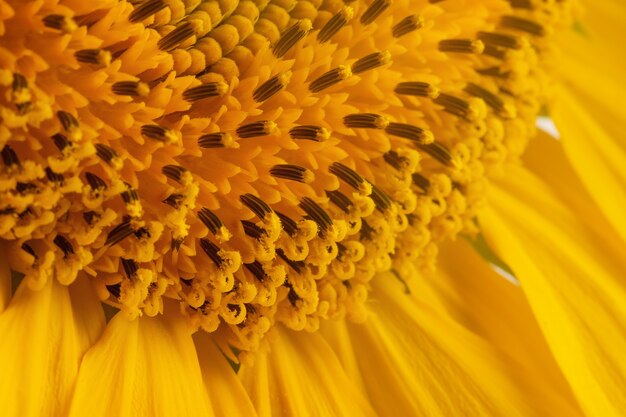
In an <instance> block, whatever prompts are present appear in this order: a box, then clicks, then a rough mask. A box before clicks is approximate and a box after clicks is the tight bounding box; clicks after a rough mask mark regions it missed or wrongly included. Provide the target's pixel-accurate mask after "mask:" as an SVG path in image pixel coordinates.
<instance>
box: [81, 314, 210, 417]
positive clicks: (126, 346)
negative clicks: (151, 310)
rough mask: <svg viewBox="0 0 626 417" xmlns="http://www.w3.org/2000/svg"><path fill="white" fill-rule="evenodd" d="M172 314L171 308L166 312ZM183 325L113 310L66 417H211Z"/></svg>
mask: <svg viewBox="0 0 626 417" xmlns="http://www.w3.org/2000/svg"><path fill="white" fill-rule="evenodd" d="M170 313H173V312H170ZM213 415H214V413H213V412H212V411H211V408H210V405H209V400H208V397H207V395H206V392H205V389H204V385H203V383H202V374H201V372H200V365H199V363H198V358H197V355H196V350H195V348H194V344H193V340H192V338H191V333H190V331H189V329H188V327H187V324H186V323H185V322H184V321H183V320H182V319H181V317H178V316H176V315H175V314H167V315H165V316H158V317H155V318H148V317H142V318H139V319H136V320H133V321H129V320H128V319H127V318H126V317H124V316H123V315H122V314H117V315H116V316H115V317H113V319H112V320H111V322H109V324H108V326H107V328H106V329H105V331H104V334H103V335H102V337H101V339H100V340H99V341H98V342H97V343H96V344H95V345H94V346H93V347H92V348H91V349H90V350H89V351H88V352H87V353H86V354H85V357H84V359H83V361H82V363H81V365H80V371H79V374H78V380H77V383H76V390H75V392H74V396H73V398H72V403H71V408H70V411H69V416H71V417H79V416H80V417H82V416H93V417H97V416H103V417H105V416H106V417H108V416H118V417H130V416H132V417H141V416H145V417H148V416H150V417H152V416H176V417H191V416H194V417H199V416H202V417H205V416H213Z"/></svg>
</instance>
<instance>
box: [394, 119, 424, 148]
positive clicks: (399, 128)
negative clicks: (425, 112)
mask: <svg viewBox="0 0 626 417" xmlns="http://www.w3.org/2000/svg"><path fill="white" fill-rule="evenodd" d="M385 132H387V133H388V134H390V135H393V136H398V137H401V138H405V139H409V140H411V141H413V142H415V143H418V144H420V145H424V144H427V143H432V142H433V141H434V137H433V134H432V133H431V132H430V131H428V130H425V129H423V128H421V127H418V126H413V125H410V124H408V123H396V122H391V123H389V126H387V127H386V128H385Z"/></svg>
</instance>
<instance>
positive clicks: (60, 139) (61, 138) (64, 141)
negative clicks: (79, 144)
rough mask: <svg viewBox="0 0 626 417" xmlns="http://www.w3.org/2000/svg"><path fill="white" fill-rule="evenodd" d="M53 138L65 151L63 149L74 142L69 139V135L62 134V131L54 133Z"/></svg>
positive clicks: (58, 146) (59, 147)
mask: <svg viewBox="0 0 626 417" xmlns="http://www.w3.org/2000/svg"><path fill="white" fill-rule="evenodd" d="M52 140H53V141H54V144H55V145H56V147H57V148H58V149H59V150H60V151H61V152H63V149H65V148H67V147H68V146H70V145H71V144H72V142H70V141H69V140H68V139H67V137H65V135H62V134H60V133H56V134H54V135H52Z"/></svg>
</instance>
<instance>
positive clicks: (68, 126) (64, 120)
mask: <svg viewBox="0 0 626 417" xmlns="http://www.w3.org/2000/svg"><path fill="white" fill-rule="evenodd" d="M57 118H58V119H59V122H61V126H63V129H64V130H66V131H69V130H72V129H75V128H77V127H78V126H79V124H78V120H76V117H74V116H73V115H72V114H70V113H68V112H65V111H63V110H59V111H58V112H57Z"/></svg>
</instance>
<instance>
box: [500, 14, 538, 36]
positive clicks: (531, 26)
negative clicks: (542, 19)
mask: <svg viewBox="0 0 626 417" xmlns="http://www.w3.org/2000/svg"><path fill="white" fill-rule="evenodd" d="M500 23H501V24H502V26H504V27H509V28H512V29H517V30H520V31H522V32H527V33H530V34H531V35H535V36H543V35H544V34H545V30H544V28H543V26H542V25H540V24H539V23H537V22H534V21H532V20H528V19H524V18H521V17H517V16H502V19H501V20H500Z"/></svg>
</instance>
